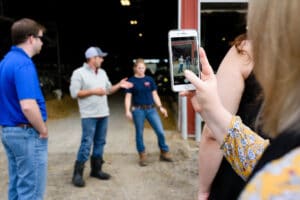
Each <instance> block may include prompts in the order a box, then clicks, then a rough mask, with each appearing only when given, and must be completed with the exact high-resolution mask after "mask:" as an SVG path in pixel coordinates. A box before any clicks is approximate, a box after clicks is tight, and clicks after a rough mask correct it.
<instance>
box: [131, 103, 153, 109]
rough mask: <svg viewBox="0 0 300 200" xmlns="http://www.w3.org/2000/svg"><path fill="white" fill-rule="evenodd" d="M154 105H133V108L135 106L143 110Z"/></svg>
mask: <svg viewBox="0 0 300 200" xmlns="http://www.w3.org/2000/svg"><path fill="white" fill-rule="evenodd" d="M154 107H155V105H153V104H151V105H134V106H133V108H137V109H143V110H146V109H151V108H154Z"/></svg>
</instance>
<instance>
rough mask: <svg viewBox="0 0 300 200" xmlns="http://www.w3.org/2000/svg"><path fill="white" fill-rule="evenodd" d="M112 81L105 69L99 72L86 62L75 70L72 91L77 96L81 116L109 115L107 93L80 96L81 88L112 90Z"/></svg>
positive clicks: (72, 94)
mask: <svg viewBox="0 0 300 200" xmlns="http://www.w3.org/2000/svg"><path fill="white" fill-rule="evenodd" d="M111 87H112V85H111V82H110V81H109V78H108V76H107V74H106V72H105V71H104V70H103V69H101V68H100V69H98V71H97V73H95V71H94V70H93V69H91V68H90V67H89V65H88V64H87V63H84V64H83V66H82V67H80V68H78V69H76V70H74V72H73V74H72V77H71V84H70V93H71V97H72V98H77V100H78V106H79V112H80V116H81V118H93V117H105V116H108V115H109V107H108V101H107V95H102V96H99V95H91V96H88V97H84V98H78V96H77V95H78V92H79V91H80V90H89V89H95V88H103V89H106V90H108V91H109V90H110V89H111Z"/></svg>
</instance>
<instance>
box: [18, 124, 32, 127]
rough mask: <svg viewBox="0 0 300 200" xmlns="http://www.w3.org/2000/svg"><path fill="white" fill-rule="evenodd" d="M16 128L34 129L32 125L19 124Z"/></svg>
mask: <svg viewBox="0 0 300 200" xmlns="http://www.w3.org/2000/svg"><path fill="white" fill-rule="evenodd" d="M16 126H17V127H21V128H33V126H32V125H31V124H17V125H16Z"/></svg>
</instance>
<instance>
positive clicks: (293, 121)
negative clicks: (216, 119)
mask: <svg viewBox="0 0 300 200" xmlns="http://www.w3.org/2000/svg"><path fill="white" fill-rule="evenodd" d="M299 10H300V1H299V0H251V1H249V11H248V37H249V39H250V40H251V42H252V47H253V58H254V62H255V64H254V73H255V75H256V77H257V79H258V81H259V82H260V84H261V86H262V88H263V98H264V107H263V113H262V117H263V124H264V130H265V131H266V133H267V134H268V135H270V136H271V137H275V136H277V135H278V134H279V133H281V132H282V131H284V130H287V129H289V130H290V129H291V130H295V129H298V130H300V129H299V128H300V123H299V122H298V121H299V120H300V85H299V83H300V17H299V14H298V13H299Z"/></svg>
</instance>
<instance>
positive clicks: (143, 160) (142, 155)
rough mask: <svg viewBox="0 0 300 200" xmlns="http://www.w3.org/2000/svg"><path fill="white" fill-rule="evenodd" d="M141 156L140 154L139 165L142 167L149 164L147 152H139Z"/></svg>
mask: <svg viewBox="0 0 300 200" xmlns="http://www.w3.org/2000/svg"><path fill="white" fill-rule="evenodd" d="M139 156H140V161H139V165H140V166H141V167H145V166H147V165H148V164H147V158H146V153H145V152H141V153H139Z"/></svg>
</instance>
